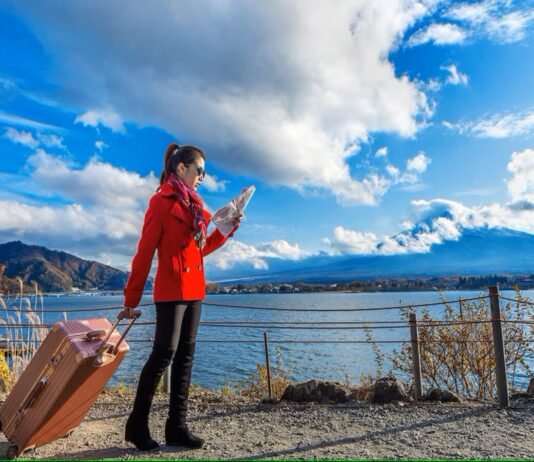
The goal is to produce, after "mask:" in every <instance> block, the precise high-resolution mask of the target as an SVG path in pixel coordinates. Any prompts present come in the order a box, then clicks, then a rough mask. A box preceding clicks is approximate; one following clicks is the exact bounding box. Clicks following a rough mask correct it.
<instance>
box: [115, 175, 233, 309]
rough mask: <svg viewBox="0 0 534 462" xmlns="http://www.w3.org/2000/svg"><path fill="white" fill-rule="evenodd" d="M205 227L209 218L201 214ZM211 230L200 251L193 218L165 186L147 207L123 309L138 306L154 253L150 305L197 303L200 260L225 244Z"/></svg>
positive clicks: (201, 284)
mask: <svg viewBox="0 0 534 462" xmlns="http://www.w3.org/2000/svg"><path fill="white" fill-rule="evenodd" d="M204 217H205V218H206V223H209V221H210V218H211V214H210V213H209V212H208V211H206V210H204ZM226 239H227V238H225V237H224V235H223V234H222V233H220V232H219V230H217V229H215V230H214V231H213V232H212V233H211V234H210V235H209V236H208V237H207V240H206V245H205V246H204V248H203V249H202V251H200V249H199V248H198V247H197V244H196V242H195V240H194V239H193V215H192V214H191V212H190V211H189V210H188V209H187V207H184V206H183V205H182V204H180V202H179V201H178V200H177V198H176V195H175V193H174V191H173V190H172V188H171V187H170V186H169V184H168V183H167V182H165V183H163V185H162V186H161V189H160V190H159V191H158V192H157V193H155V194H154V195H153V196H152V198H151V199H150V202H149V204H148V208H147V211H146V213H145V221H144V224H143V230H142V231H141V238H140V239H139V244H138V245H137V252H136V254H135V256H134V258H133V261H132V268H131V273H130V277H129V278H128V282H127V283H126V287H125V288H124V291H123V292H124V306H127V307H130V308H134V307H136V306H137V305H138V304H139V301H140V300H141V297H142V295H143V289H144V287H145V282H146V280H147V277H148V274H149V272H150V268H151V266H152V260H153V258H154V252H155V251H156V249H157V251H158V269H157V271H156V278H155V280H154V302H164V301H175V300H201V299H203V298H204V297H205V295H206V281H205V278H204V257H205V256H206V255H208V254H210V253H211V252H213V251H214V250H216V249H218V248H219V247H220V246H221V245H223V244H224V243H225V242H226Z"/></svg>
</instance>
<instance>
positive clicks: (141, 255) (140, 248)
mask: <svg viewBox="0 0 534 462" xmlns="http://www.w3.org/2000/svg"><path fill="white" fill-rule="evenodd" d="M162 232H163V222H162V219H161V213H160V210H159V209H158V203H157V196H153V197H152V199H151V200H150V202H149V204H148V208H147V211H146V213H145V220H144V223H143V229H142V231H141V238H140V239H139V243H138V244H137V252H136V254H135V256H134V258H133V260H132V268H131V272H130V276H129V278H128V282H127V283H126V287H124V290H123V293H124V306H127V307H130V308H134V307H136V306H137V305H138V304H139V301H140V300H141V297H142V296H143V290H144V288H145V283H146V280H147V278H148V273H149V272H150V268H151V266H152V260H153V259H154V253H155V251H156V248H157V246H158V243H159V240H160V237H161V234H162Z"/></svg>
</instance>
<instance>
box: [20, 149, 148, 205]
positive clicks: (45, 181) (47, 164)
mask: <svg viewBox="0 0 534 462" xmlns="http://www.w3.org/2000/svg"><path fill="white" fill-rule="evenodd" d="M28 165H29V166H30V167H31V168H32V173H31V180H32V181H35V182H36V183H37V184H39V185H40V186H42V187H43V188H44V189H45V190H48V191H51V192H53V193H54V194H56V195H59V196H61V197H63V198H65V199H68V200H70V201H73V202H76V203H81V204H86V205H90V206H95V207H105V208H107V209H115V208H125V209H133V208H138V207H140V206H142V205H143V204H144V205H146V203H147V200H148V198H149V197H150V194H151V193H153V192H154V191H155V190H156V187H157V179H156V177H155V176H154V175H153V174H152V173H150V174H149V175H148V176H146V177H141V176H140V175H139V174H137V173H134V172H128V171H126V170H124V169H122V168H117V167H115V166H113V165H111V164H109V163H105V162H101V161H99V160H98V159H96V158H93V159H91V160H90V161H89V162H88V163H87V164H86V165H85V166H84V167H83V168H75V167H74V166H73V165H72V164H69V163H68V162H67V161H65V160H63V159H61V158H60V157H57V156H51V155H50V154H48V153H46V152H45V151H43V150H42V149H39V150H37V152H36V153H35V154H33V155H32V156H30V157H29V158H28Z"/></svg>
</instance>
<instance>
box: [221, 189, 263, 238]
mask: <svg viewBox="0 0 534 462" xmlns="http://www.w3.org/2000/svg"><path fill="white" fill-rule="evenodd" d="M254 191H256V186H254V185H253V186H249V187H248V188H243V190H242V191H241V193H240V194H239V195H238V196H237V197H236V198H234V199H232V200H231V201H230V202H228V204H226V205H225V206H224V207H222V208H220V209H219V210H217V211H216V212H215V213H214V214H213V215H212V217H211V221H213V223H214V225H215V226H216V227H217V229H218V230H219V231H220V232H221V233H222V234H224V236H225V237H227V236H228V235H229V234H230V233H231V232H232V230H233V229H234V219H235V218H237V217H238V216H240V215H243V211H244V210H245V207H246V206H247V204H248V203H249V201H250V198H251V197H252V194H254Z"/></svg>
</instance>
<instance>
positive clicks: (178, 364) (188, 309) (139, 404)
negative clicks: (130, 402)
mask: <svg viewBox="0 0 534 462" xmlns="http://www.w3.org/2000/svg"><path fill="white" fill-rule="evenodd" d="M201 308H202V300H192V301H176V302H164V303H156V315H157V319H156V337H155V339H154V346H153V348H152V353H151V354H150V357H149V358H148V360H147V362H146V364H145V365H144V367H143V370H142V371H141V376H140V377H139V385H138V387H137V394H136V396H135V402H134V408H133V410H132V414H134V415H135V416H136V417H137V418H139V419H141V420H145V419H146V420H147V421H148V415H149V412H150V406H151V405H152V400H153V398H154V394H155V392H156V388H157V386H158V383H159V381H160V379H161V376H162V375H163V373H164V372H165V369H166V368H167V367H168V366H169V365H170V364H171V361H172V367H171V396H170V406H169V420H171V421H172V422H173V423H175V424H176V425H184V424H185V418H186V414H187V400H188V397H189V385H190V384H191V372H192V370H193V357H194V355H195V340H196V336H197V330H198V322H199V320H200V312H201Z"/></svg>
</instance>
